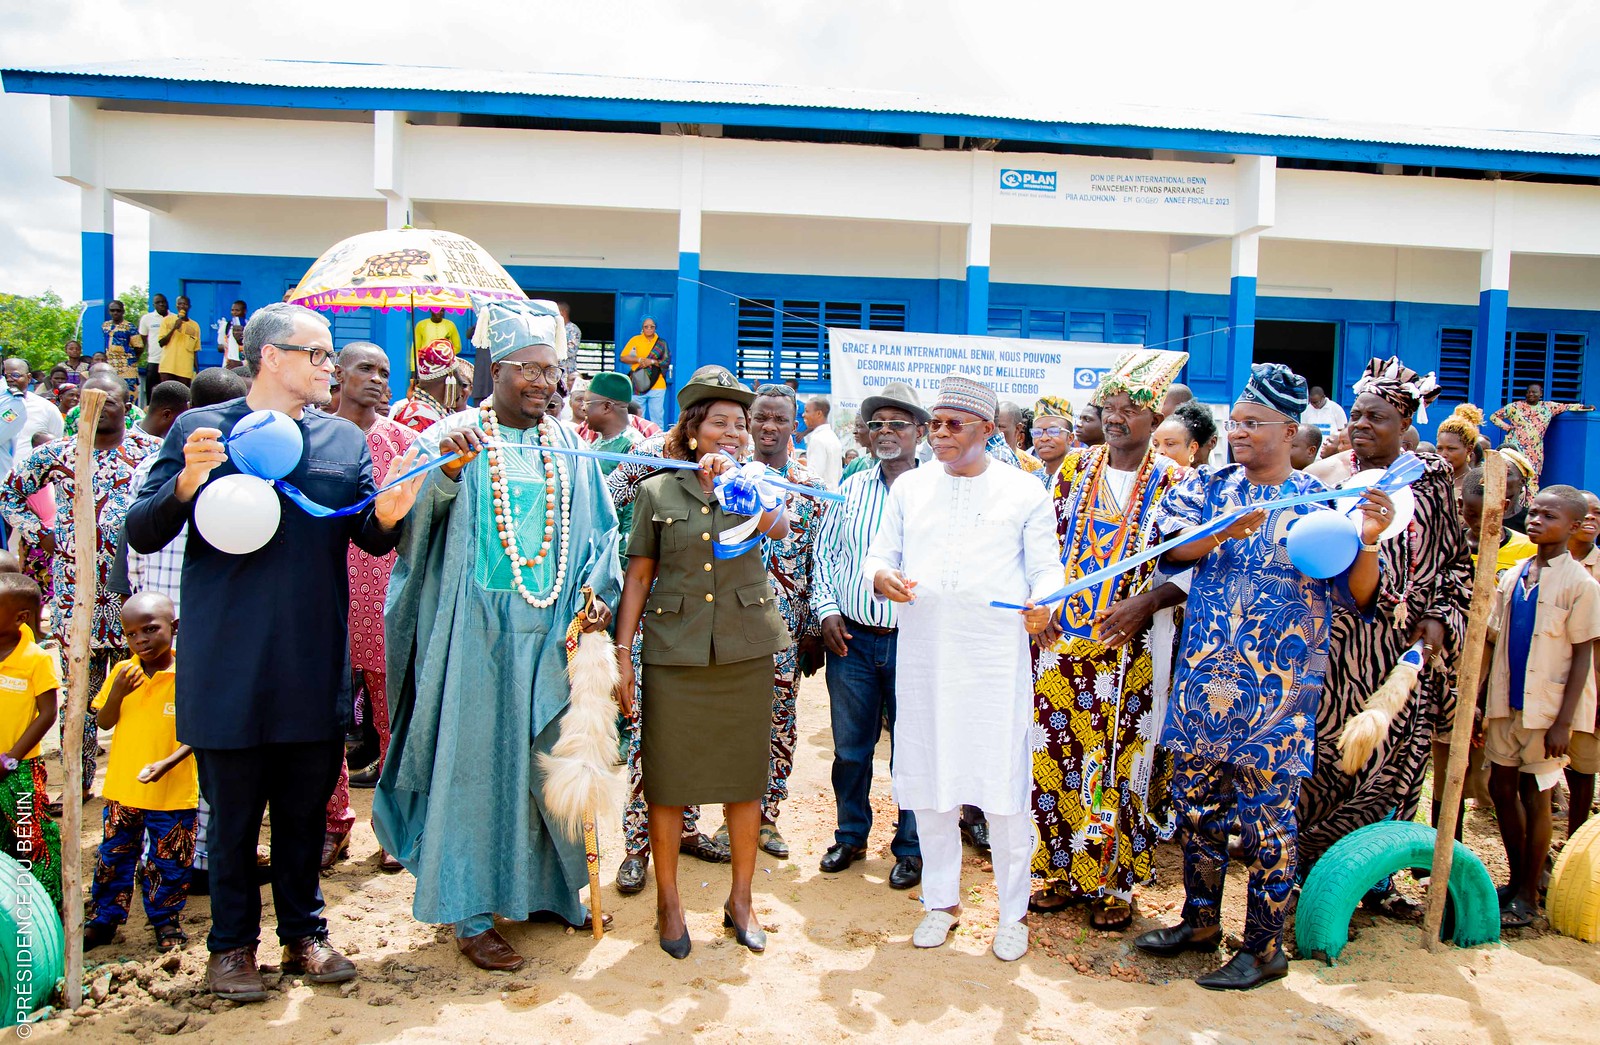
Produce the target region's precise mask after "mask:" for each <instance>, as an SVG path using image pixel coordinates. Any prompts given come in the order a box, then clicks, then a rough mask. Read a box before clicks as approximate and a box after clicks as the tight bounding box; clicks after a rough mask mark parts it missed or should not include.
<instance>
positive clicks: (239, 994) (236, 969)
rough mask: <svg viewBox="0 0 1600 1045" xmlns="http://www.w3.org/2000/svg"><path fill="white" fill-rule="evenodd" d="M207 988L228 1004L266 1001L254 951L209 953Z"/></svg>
mask: <svg viewBox="0 0 1600 1045" xmlns="http://www.w3.org/2000/svg"><path fill="white" fill-rule="evenodd" d="M206 987H207V988H208V989H209V990H210V991H211V993H212V994H215V995H216V996H217V997H219V998H222V999H225V1000H227V1001H265V1000H266V998H267V993H268V992H267V985H266V984H265V983H263V982H262V980H261V970H259V969H257V968H256V950H255V948H254V947H236V948H234V949H233V950H231V951H214V952H212V954H211V956H210V957H208V958H207V959H206Z"/></svg>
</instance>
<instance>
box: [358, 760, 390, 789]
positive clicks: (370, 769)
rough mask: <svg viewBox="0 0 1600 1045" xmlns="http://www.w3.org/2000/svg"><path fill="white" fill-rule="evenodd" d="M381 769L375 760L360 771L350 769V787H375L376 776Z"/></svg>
mask: <svg viewBox="0 0 1600 1045" xmlns="http://www.w3.org/2000/svg"><path fill="white" fill-rule="evenodd" d="M382 769H383V766H382V764H381V763H380V762H379V761H378V760H377V759H373V760H372V764H371V765H369V766H365V767H363V768H361V769H352V770H351V771H350V786H351V787H377V786H378V774H379V773H380V772H381V771H382Z"/></svg>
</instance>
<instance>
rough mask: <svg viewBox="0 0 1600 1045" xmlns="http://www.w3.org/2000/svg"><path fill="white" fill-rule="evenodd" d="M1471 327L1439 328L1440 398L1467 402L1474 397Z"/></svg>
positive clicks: (1454, 401)
mask: <svg viewBox="0 0 1600 1045" xmlns="http://www.w3.org/2000/svg"><path fill="white" fill-rule="evenodd" d="M1472 335H1473V330H1472V328H1471V327H1441V328H1440V330H1439V371H1438V373H1439V398H1440V399H1443V400H1446V401H1447V402H1452V403H1465V402H1467V401H1468V400H1469V399H1471V398H1472V391H1471V390H1472Z"/></svg>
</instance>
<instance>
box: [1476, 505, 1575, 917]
mask: <svg viewBox="0 0 1600 1045" xmlns="http://www.w3.org/2000/svg"><path fill="white" fill-rule="evenodd" d="M1588 511H1589V505H1588V504H1587V502H1585V501H1584V499H1583V495H1582V494H1581V493H1579V492H1578V491H1577V490H1575V489H1573V488H1572V487H1570V486H1549V487H1546V488H1545V489H1543V490H1541V491H1539V495H1538V496H1537V497H1535V498H1534V499H1533V504H1532V505H1530V506H1529V508H1528V524H1527V525H1528V538H1529V539H1530V540H1531V541H1533V543H1534V544H1535V545H1537V546H1538V552H1537V554H1535V556H1534V557H1533V558H1532V559H1528V560H1525V561H1523V562H1521V563H1518V564H1517V565H1516V566H1515V567H1513V568H1512V569H1509V570H1507V571H1506V573H1505V576H1504V577H1503V578H1502V579H1501V581H1500V586H1499V588H1498V590H1497V591H1496V592H1495V601H1494V610H1493V613H1492V620H1493V623H1494V624H1495V625H1496V626H1497V628H1498V632H1499V634H1498V637H1497V641H1496V642H1495V647H1494V653H1493V655H1492V660H1491V661H1490V669H1489V688H1488V704H1487V709H1486V711H1485V713H1484V719H1485V721H1484V754H1485V757H1486V759H1487V761H1488V762H1489V765H1490V770H1489V792H1490V794H1492V795H1493V796H1494V808H1495V815H1496V817H1497V818H1498V819H1499V821H1500V838H1501V841H1502V842H1504V843H1505V847H1506V861H1507V863H1508V864H1509V865H1510V867H1511V881H1510V882H1509V883H1508V885H1507V886H1506V888H1505V889H1503V890H1501V903H1502V908H1501V924H1502V925H1504V926H1506V927H1508V928H1519V927H1522V926H1526V925H1530V924H1532V922H1533V919H1534V917H1535V916H1536V915H1537V914H1538V910H1539V879H1540V876H1541V874H1542V872H1543V871H1544V865H1545V858H1546V857H1547V856H1548V855H1549V853H1550V789H1551V788H1553V787H1554V786H1555V784H1556V781H1557V780H1559V779H1560V777H1561V770H1562V768H1563V767H1564V766H1565V765H1567V763H1568V761H1569V757H1570V761H1571V763H1572V765H1573V767H1574V768H1575V769H1577V770H1578V771H1579V772H1580V773H1592V772H1594V771H1595V768H1596V761H1597V751H1596V744H1595V735H1594V723H1595V686H1594V673H1593V654H1594V640H1595V639H1596V638H1597V637H1600V584H1596V582H1595V580H1594V578H1593V577H1591V576H1590V575H1589V571H1588V570H1587V569H1585V568H1584V567H1583V566H1582V565H1581V564H1580V563H1578V562H1577V561H1576V560H1575V559H1573V558H1572V556H1571V555H1569V554H1568V553H1567V545H1568V542H1570V541H1571V540H1572V537H1573V535H1574V534H1575V533H1577V532H1578V529H1579V527H1580V526H1582V524H1583V519H1584V516H1585V515H1587V514H1588Z"/></svg>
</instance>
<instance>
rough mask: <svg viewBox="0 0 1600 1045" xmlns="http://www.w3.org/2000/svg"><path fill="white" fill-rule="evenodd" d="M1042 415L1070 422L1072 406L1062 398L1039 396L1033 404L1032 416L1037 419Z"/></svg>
mask: <svg viewBox="0 0 1600 1045" xmlns="http://www.w3.org/2000/svg"><path fill="white" fill-rule="evenodd" d="M1042 414H1049V415H1050V416H1051V417H1065V418H1067V419H1068V420H1071V419H1072V404H1071V403H1069V402H1067V400H1066V398H1065V397H1064V396H1040V397H1039V401H1038V402H1037V403H1034V404H1033V416H1034V417H1035V418H1038V417H1039V416H1040V415H1042Z"/></svg>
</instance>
